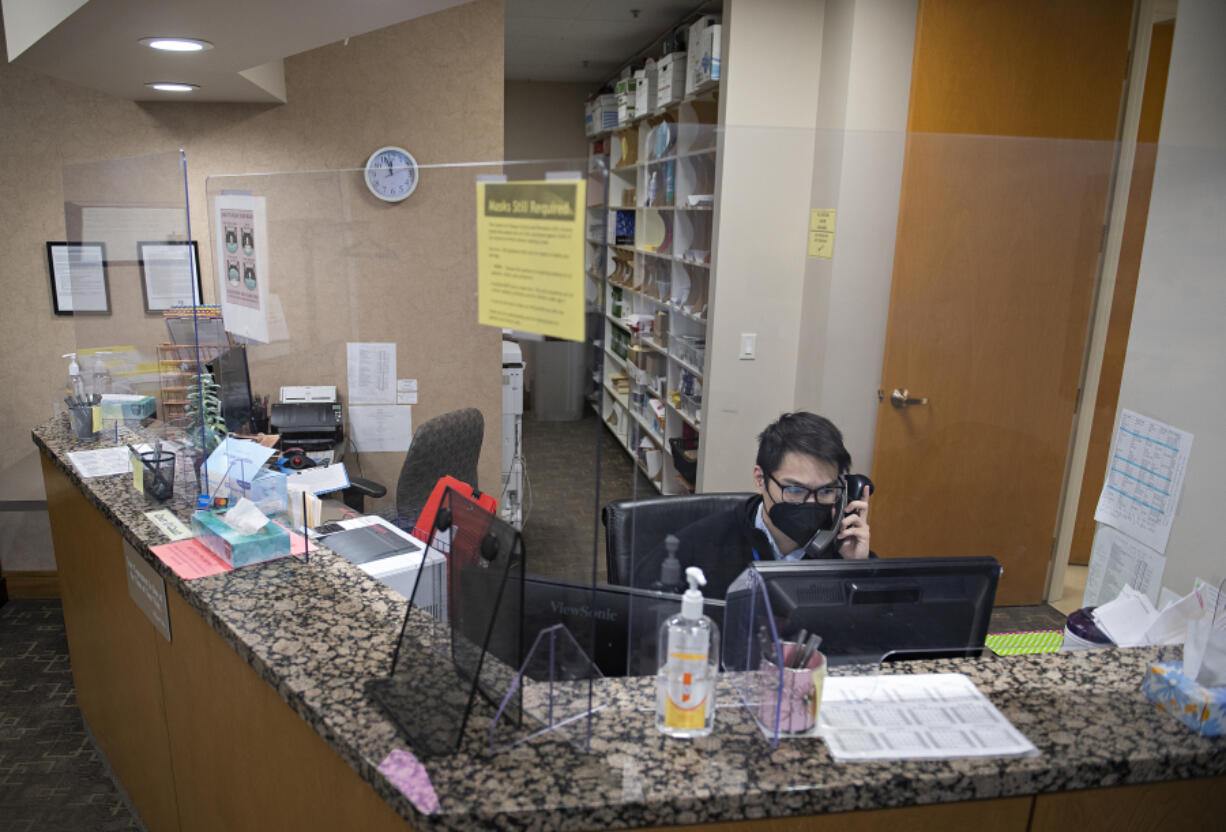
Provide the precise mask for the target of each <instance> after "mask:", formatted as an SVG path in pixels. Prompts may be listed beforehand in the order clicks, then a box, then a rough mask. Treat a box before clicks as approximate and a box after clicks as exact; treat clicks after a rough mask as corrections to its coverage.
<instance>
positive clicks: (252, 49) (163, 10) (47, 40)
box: [3, 0, 465, 103]
mask: <svg viewBox="0 0 1226 832" xmlns="http://www.w3.org/2000/svg"><path fill="white" fill-rule="evenodd" d="M464 1H465V0H343V2H337V0H3V9H4V20H5V36H6V40H7V42H8V48H9V51H10V55H9V59H10V61H11V62H12V63H15V64H18V65H20V66H24V67H27V68H29V69H34V70H37V71H39V72H42V73H45V74H47V75H51V76H54V77H56V78H60V79H63V80H65V81H69V82H71V83H74V84H78V85H80V86H83V87H90V88H92V89H96V90H101V91H102V92H105V93H107V94H109V95H114V96H116V97H118V98H126V99H130V100H133V101H166V100H170V99H169V98H168V94H167V93H159V92H156V91H154V90H152V89H150V88H148V87H147V86H145V84H146V83H147V82H150V81H182V82H187V83H193V84H198V85H199V87H200V88H199V89H197V90H195V91H193V92H192V93H191V94H190V100H191V101H198V102H206V101H214V102H215V101H238V102H243V101H245V102H270V103H284V101H285V74H284V69H283V67H282V64H281V61H282V59H283V58H286V57H289V56H290V55H296V54H297V53H299V52H305V51H306V50H308V49H315V48H316V47H319V46H324V45H326V44H329V43H335V42H336V41H339V40H344V39H345V38H346V37H349V36H352V35H360V34H363V33H365V32H370V31H373V30H375V29H382V28H384V27H385V26H391V25H393V24H396V23H401V22H403V21H405V20H409V19H411V18H414V17H419V16H421V15H426V14H431V13H433V12H436V11H440V10H442V9H446V8H449V7H451V6H458V5H460V4H461V3H462V2H464ZM155 35H162V36H180V37H184V36H186V37H193V38H200V39H203V40H207V41H209V42H210V43H212V44H213V48H212V49H210V50H207V51H205V52H197V53H192V54H173V53H166V52H157V51H155V50H153V49H149V48H147V47H144V46H141V45H140V44H139V43H138V41H139V40H140V39H141V38H144V37H150V36H155ZM26 44H28V45H26ZM23 47H24V48H23ZM14 53H16V54H14ZM170 95H173V94H170ZM179 95H180V96H181V95H183V94H181V93H180V94H179ZM177 100H186V99H183V98H180V99H177Z"/></svg>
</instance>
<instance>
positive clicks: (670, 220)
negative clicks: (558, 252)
mask: <svg viewBox="0 0 1226 832" xmlns="http://www.w3.org/2000/svg"><path fill="white" fill-rule="evenodd" d="M718 95H719V89H718V84H713V85H711V86H709V87H708V88H706V89H702V90H698V91H696V92H695V93H694V94H692V95H689V96H686V97H685V98H684V99H683V100H681V101H678V102H674V103H672V104H668V105H666V106H664V107H661V108H658V109H657V110H655V111H653V112H651V113H647V114H644V115H641V116H639V117H638V118H636V119H635V120H634V121H633V122H631V123H629V124H625V125H622V126H620V127H619V128H617V129H616V130H614V131H612V132H610V133H605V134H601V135H598V136H597V137H595V138H594V139H593V140H592V142H591V143H590V145H589V157H588V172H589V180H590V181H589V185H588V193H589V194H592V195H594V196H590V197H589V200H588V201H589V206H588V247H587V248H588V262H587V274H588V300H589V302H591V303H593V306H596V305H598V306H599V308H600V309H601V311H602V312H603V315H602V316H601V317H600V318H599V319H597V321H596V323H597V325H596V326H590V327H589V340H590V341H591V343H592V352H593V357H594V361H595V362H596V364H595V366H596V370H595V372H594V373H593V385H592V388H591V389H592V393H591V395H590V401H591V403H592V406H593V408H595V409H596V411H597V412H598V413H599V414H600V416H601V418H602V419H603V420H604V422H605V425H606V426H607V427H608V428H609V430H610V431H612V432H613V434H614V436H616V437H617V439H618V441H619V442H620V443H621V445H622V446H623V447H624V448H625V449H626V451H627V453H629V454H630V455H631V456H632V457H634V458H635V460H636V461H637V463H638V465H639V467H640V468H641V469H642V470H643V472H644V474H645V475H646V476H647V477H648V478H649V479H650V480H651V481H652V483H653V484H654V485H655V487H656V489H657V490H659V491H660V492H661V493H664V494H682V493H686V491H689V490H693V486H694V473H693V471H692V470H691V471H686V472H679V471H678V469H677V467H676V466H675V464H674V460H673V454H672V448H671V446H670V442H671V441H677V442H682V443H685V444H686V445H690V446H692V450H693V459H694V460H697V458H698V456H697V455H698V445H699V443H700V442H701V441H702V390H703V378H704V373H705V372H706V335H707V319H708V308H707V307H708V297H709V289H710V274H711V248H712V246H711V239H712V227H711V226H712V222H713V219H714V210H713V209H714V201H715V195H714V192H715V170H716V162H717V158H716V141H715V140H716V120H717V113H718ZM597 176H599V177H601V178H600V179H599V180H598V179H596V178H595V177H597ZM593 298H596V299H597V300H595V301H593ZM602 368H603V373H602ZM695 465H696V462H695ZM685 474H688V475H689V476H688V477H686V476H685Z"/></svg>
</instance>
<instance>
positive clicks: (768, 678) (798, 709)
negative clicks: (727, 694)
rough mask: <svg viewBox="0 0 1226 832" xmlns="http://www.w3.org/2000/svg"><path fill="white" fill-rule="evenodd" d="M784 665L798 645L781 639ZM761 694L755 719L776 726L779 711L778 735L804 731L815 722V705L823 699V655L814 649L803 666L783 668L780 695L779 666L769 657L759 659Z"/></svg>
mask: <svg viewBox="0 0 1226 832" xmlns="http://www.w3.org/2000/svg"><path fill="white" fill-rule="evenodd" d="M780 646H781V647H782V648H783V661H784V665H786V664H787V663H788V660H789V659H790V658H791V657H792V652H793V651H794V650H799V649H800V646H799V645H796V644H794V643H792V642H787V641H785V642H783V643H782V644H781V645H780ZM761 670H762V697H761V700H760V704H759V705H758V719H759V720H761V722H762V724H763V725H765V726H766V727H767V728H769V729H771V730H773V729H774V727H775V714H776V709H778V714H779V736H781V737H782V736H788V735H797V734H805V733H808V732H809V731H811V730H813V726H814V725H815V724H816V723H817V709H818V705H820V704H821V699H822V684H823V683H824V682H825V680H826V657H825V656H823V655H822V654H821V652H820V651H818V652H814V653H813V655H812V656H810V657H809V660H808V661H807V662H806V663H805V667H800V668H793V667H786V666H785V667H784V668H783V695H782V696H780V695H779V667H778V665H776V664H775V663H774V662H772V661H768V660H766V659H763V660H762V665H761Z"/></svg>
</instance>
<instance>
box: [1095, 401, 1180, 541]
mask: <svg viewBox="0 0 1226 832" xmlns="http://www.w3.org/2000/svg"><path fill="white" fill-rule="evenodd" d="M1191 450H1192V434H1190V433H1188V432H1187V431H1183V430H1180V429H1179V428H1175V427H1171V426H1170V425H1167V424H1163V423H1162V422H1159V421H1157V420H1156V419H1149V418H1147V417H1145V416H1142V415H1141V414H1139V413H1134V412H1132V411H1131V410H1122V411H1121V412H1120V424H1119V427H1117V428H1116V429H1115V437H1114V438H1113V439H1112V440H1111V453H1110V456H1109V457H1108V465H1107V479H1106V482H1104V483H1103V491H1102V495H1101V496H1099V498H1098V508H1097V509H1095V511H1094V519H1095V520H1097V521H1098V522H1099V523H1106V524H1107V525H1108V526H1113V527H1114V528H1116V529H1119V530H1120V531H1122V532H1123V533H1124V534H1126V535H1128V536H1129V537H1132V538H1135V539H1136V540H1139V541H1141V542H1142V543H1144V544H1145V545H1146V546H1148V547H1149V548H1151V549H1154V550H1156V551H1157V552H1159V553H1164V552H1166V541H1167V539H1168V538H1169V537H1170V535H1171V524H1172V523H1173V522H1174V520H1175V509H1176V507H1177V506H1178V505H1179V492H1180V490H1181V489H1182V488H1183V475H1184V471H1185V470H1187V467H1188V455H1189V453H1191Z"/></svg>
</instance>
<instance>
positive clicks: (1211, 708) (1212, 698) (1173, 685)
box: [1141, 662, 1226, 737]
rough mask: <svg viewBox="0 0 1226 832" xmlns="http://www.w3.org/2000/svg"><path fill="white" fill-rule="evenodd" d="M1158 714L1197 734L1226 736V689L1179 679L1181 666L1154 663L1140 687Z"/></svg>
mask: <svg viewBox="0 0 1226 832" xmlns="http://www.w3.org/2000/svg"><path fill="white" fill-rule="evenodd" d="M1141 690H1143V691H1144V692H1145V696H1146V697H1147V698H1148V699H1149V700H1150V701H1151V702H1153V703H1154V704H1155V705H1157V706H1158V710H1160V711H1166V712H1167V713H1169V714H1174V715H1175V716H1176V717H1178V718H1179V721H1180V722H1182V723H1183V724H1184V725H1186V726H1188V727H1189V728H1191V729H1192V730H1193V731H1195V732H1196V733H1198V734H1201V735H1202V736H1206V737H1219V736H1221V735H1222V734H1223V733H1226V688H1205V687H1201V686H1200V685H1199V684H1197V682H1196V680H1195V679H1189V678H1188V677H1187V676H1184V675H1183V662H1154V663H1153V664H1151V665H1150V666H1149V670H1148V671H1146V673H1145V681H1144V682H1143V683H1142V684H1141Z"/></svg>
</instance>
